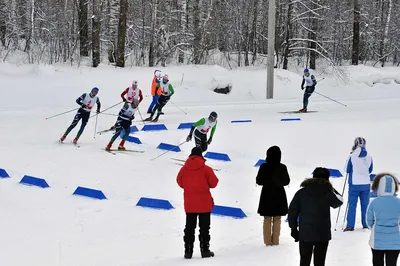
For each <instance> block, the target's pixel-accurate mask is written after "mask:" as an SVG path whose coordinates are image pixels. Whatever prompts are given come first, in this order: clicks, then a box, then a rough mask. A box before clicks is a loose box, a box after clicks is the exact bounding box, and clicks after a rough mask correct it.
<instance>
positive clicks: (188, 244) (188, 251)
mask: <svg viewBox="0 0 400 266" xmlns="http://www.w3.org/2000/svg"><path fill="white" fill-rule="evenodd" d="M183 241H184V242H185V255H184V258H185V259H191V258H192V256H193V242H194V238H193V239H189V238H188V237H185V236H184V237H183Z"/></svg>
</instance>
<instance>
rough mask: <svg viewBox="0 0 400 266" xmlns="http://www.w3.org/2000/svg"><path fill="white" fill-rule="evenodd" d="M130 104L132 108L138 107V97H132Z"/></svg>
mask: <svg viewBox="0 0 400 266" xmlns="http://www.w3.org/2000/svg"><path fill="white" fill-rule="evenodd" d="M131 104H132V107H133V108H136V107H138V106H139V99H138V98H133V101H132V103H131Z"/></svg>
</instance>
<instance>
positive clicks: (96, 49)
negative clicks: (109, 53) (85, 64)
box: [92, 0, 100, 67]
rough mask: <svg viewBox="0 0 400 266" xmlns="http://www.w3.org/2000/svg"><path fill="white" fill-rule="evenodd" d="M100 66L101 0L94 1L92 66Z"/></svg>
mask: <svg viewBox="0 0 400 266" xmlns="http://www.w3.org/2000/svg"><path fill="white" fill-rule="evenodd" d="M99 64H100V4H99V0H93V16H92V66H93V67H97V66H98V65H99Z"/></svg>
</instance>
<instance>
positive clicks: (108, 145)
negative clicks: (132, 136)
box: [105, 142, 112, 151]
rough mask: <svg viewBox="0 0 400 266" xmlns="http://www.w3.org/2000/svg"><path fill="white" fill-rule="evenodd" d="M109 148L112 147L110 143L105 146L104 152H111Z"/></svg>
mask: <svg viewBox="0 0 400 266" xmlns="http://www.w3.org/2000/svg"><path fill="white" fill-rule="evenodd" d="M111 146H112V143H111V142H110V143H108V144H107V146H106V148H105V150H106V151H110V150H111Z"/></svg>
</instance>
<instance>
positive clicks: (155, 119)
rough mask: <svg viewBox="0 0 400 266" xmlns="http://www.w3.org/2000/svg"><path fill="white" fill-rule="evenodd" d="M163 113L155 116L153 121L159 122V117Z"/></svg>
mask: <svg viewBox="0 0 400 266" xmlns="http://www.w3.org/2000/svg"><path fill="white" fill-rule="evenodd" d="M160 115H161V113H158V114H157V116H156V118H154V119H153V120H151V122H158V118H159V117H160Z"/></svg>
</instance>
